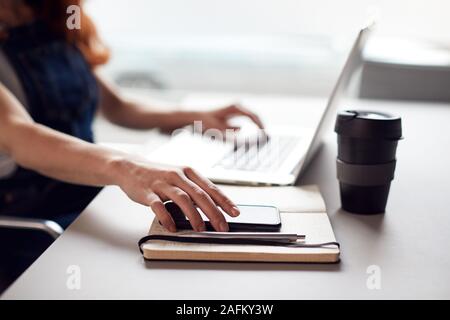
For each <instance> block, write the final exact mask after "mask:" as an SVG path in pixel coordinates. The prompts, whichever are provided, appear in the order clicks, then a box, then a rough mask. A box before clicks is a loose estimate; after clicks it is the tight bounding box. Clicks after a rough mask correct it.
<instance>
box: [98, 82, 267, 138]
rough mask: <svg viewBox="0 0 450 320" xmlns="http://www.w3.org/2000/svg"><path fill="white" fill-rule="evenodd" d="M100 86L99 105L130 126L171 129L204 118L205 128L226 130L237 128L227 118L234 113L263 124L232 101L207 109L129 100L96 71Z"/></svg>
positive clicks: (116, 121)
mask: <svg viewBox="0 0 450 320" xmlns="http://www.w3.org/2000/svg"><path fill="white" fill-rule="evenodd" d="M97 80H98V83H99V86H100V92H101V100H100V109H101V110H102V112H103V114H104V115H105V117H106V118H107V119H108V120H110V121H111V122H113V123H115V124H118V125H121V126H124V127H129V128H135V129H150V128H160V129H162V130H163V131H166V132H170V131H173V130H175V129H177V128H181V127H184V126H186V125H189V124H192V123H193V122H194V121H202V124H203V126H202V127H203V129H204V130H207V129H210V128H214V129H219V130H225V129H234V127H233V126H231V125H230V124H229V123H228V119H230V118H232V117H234V116H245V117H248V118H250V119H251V120H252V121H253V122H254V123H255V124H256V125H257V126H258V127H260V128H263V124H262V122H261V120H260V119H259V118H258V116H257V115H255V114H254V113H252V112H251V111H249V110H246V109H244V108H243V107H241V106H238V105H231V106H227V107H225V108H220V109H216V110H212V111H206V112H195V111H164V110H156V109H155V108H152V107H151V106H144V105H142V104H138V103H134V102H131V101H127V100H126V99H124V98H122V97H121V96H120V94H119V93H118V90H117V88H115V87H114V86H113V85H112V84H111V83H108V82H107V81H106V80H105V79H103V78H102V77H101V76H99V75H97Z"/></svg>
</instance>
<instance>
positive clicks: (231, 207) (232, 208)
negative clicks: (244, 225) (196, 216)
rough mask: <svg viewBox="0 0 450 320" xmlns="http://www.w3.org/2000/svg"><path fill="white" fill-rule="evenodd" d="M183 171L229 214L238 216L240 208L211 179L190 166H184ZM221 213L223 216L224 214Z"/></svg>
mask: <svg viewBox="0 0 450 320" xmlns="http://www.w3.org/2000/svg"><path fill="white" fill-rule="evenodd" d="M183 172H184V174H185V175H186V177H187V178H188V179H190V180H191V181H192V182H194V183H195V184H196V185H197V186H199V187H200V188H201V189H203V190H202V191H203V192H205V193H207V194H208V195H209V196H210V197H211V198H212V199H213V200H214V202H215V203H217V204H218V205H219V206H220V207H221V208H222V209H223V210H224V211H225V212H226V213H227V214H229V215H230V216H232V217H237V216H238V215H239V214H240V212H239V209H238V208H237V207H236V205H235V204H234V203H233V201H231V200H230V199H229V198H228V197H227V196H226V195H224V194H223V192H222V191H221V190H220V189H219V188H218V187H217V186H216V185H214V184H213V183H212V182H211V181H210V180H209V179H206V178H204V177H202V176H201V175H199V174H198V173H197V172H196V171H195V170H194V169H192V168H189V167H188V168H184V169H183ZM202 210H203V209H202ZM220 215H221V216H222V214H220Z"/></svg>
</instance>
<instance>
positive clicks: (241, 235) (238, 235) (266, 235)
mask: <svg viewBox="0 0 450 320" xmlns="http://www.w3.org/2000/svg"><path fill="white" fill-rule="evenodd" d="M179 235H180V236H183V237H192V238H205V237H207V238H215V239H252V240H267V241H279V242H297V241H298V240H300V241H302V240H305V238H306V236H305V235H300V234H295V233H278V232H210V231H205V232H194V231H192V232H186V233H182V234H179Z"/></svg>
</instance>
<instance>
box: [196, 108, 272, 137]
mask: <svg viewBox="0 0 450 320" xmlns="http://www.w3.org/2000/svg"><path fill="white" fill-rule="evenodd" d="M237 116H244V117H247V118H249V119H250V120H251V121H253V122H254V123H255V124H256V125H257V126H258V127H259V128H260V129H263V128H264V126H263V123H262V121H261V119H260V118H259V117H258V116H257V115H256V114H254V113H253V112H251V111H249V110H247V109H245V108H244V107H242V106H240V105H230V106H227V107H223V108H220V109H215V110H212V111H206V112H193V114H192V117H193V119H191V120H190V122H191V123H192V122H194V121H202V127H203V130H208V129H218V130H221V131H225V130H226V129H238V128H236V127H234V126H232V125H231V124H230V123H229V119H231V118H233V117H237Z"/></svg>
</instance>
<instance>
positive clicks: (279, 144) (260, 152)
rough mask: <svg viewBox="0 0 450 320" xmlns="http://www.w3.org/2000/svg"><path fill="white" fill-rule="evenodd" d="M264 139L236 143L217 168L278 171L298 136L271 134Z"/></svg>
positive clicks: (296, 141) (297, 140) (298, 139)
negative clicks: (268, 137)
mask: <svg viewBox="0 0 450 320" xmlns="http://www.w3.org/2000/svg"><path fill="white" fill-rule="evenodd" d="M261 140H262V141H255V142H246V143H235V144H234V148H231V151H230V152H228V153H227V154H226V155H225V156H224V157H223V158H222V159H221V160H220V161H219V162H218V163H216V164H215V166H214V167H216V168H223V169H234V170H245V171H261V172H268V171H276V170H277V169H278V168H279V167H280V166H281V164H282V163H283V161H284V160H285V159H286V158H287V157H288V155H289V153H290V152H291V151H292V150H293V149H294V147H295V145H296V144H297V143H298V142H299V141H300V138H299V137H298V136H271V137H270V139H261Z"/></svg>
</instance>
